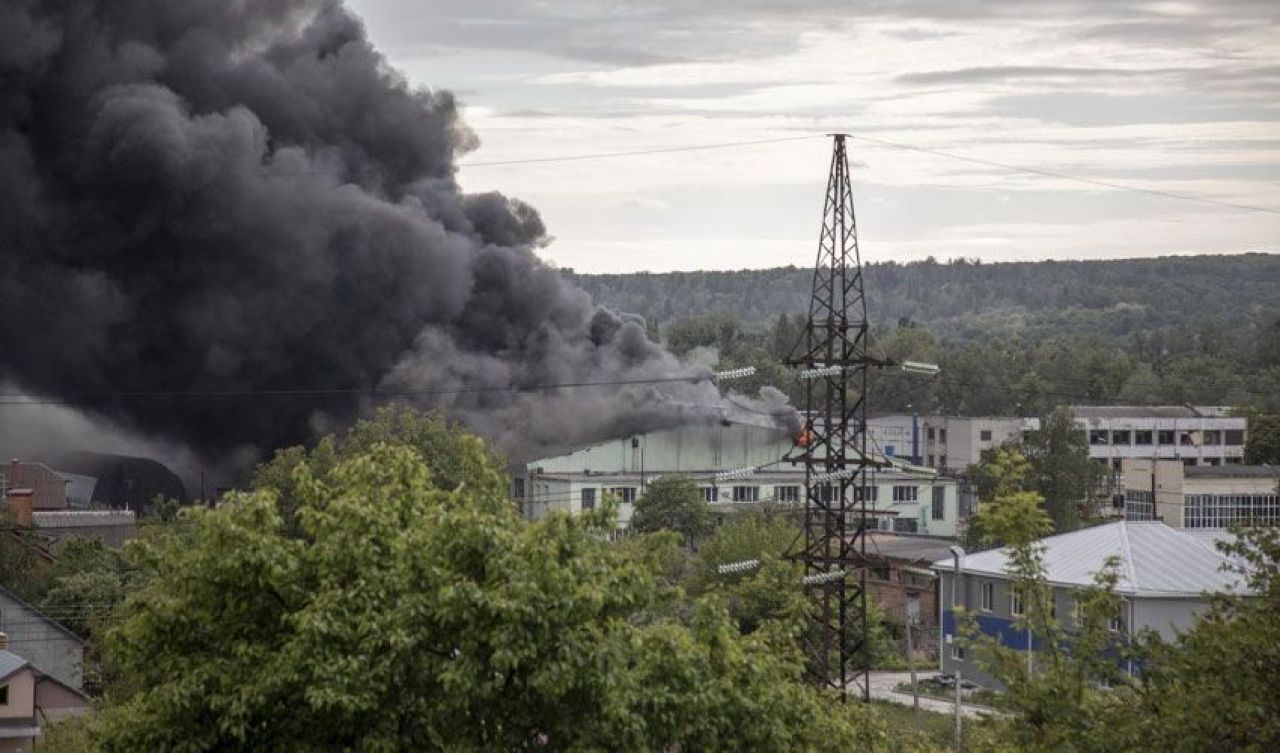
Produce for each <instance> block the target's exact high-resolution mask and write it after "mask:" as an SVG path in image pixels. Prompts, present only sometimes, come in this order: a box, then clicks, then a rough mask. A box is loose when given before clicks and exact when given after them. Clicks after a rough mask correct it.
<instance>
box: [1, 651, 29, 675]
mask: <svg viewBox="0 0 1280 753" xmlns="http://www.w3.org/2000/svg"><path fill="white" fill-rule="evenodd" d="M29 663H30V662H28V661H27V660H26V659H23V658H22V657H21V656H18V655H17V654H15V653H12V652H10V651H5V650H3V649H0V680H3V679H5V678H6V677H8V676H9V675H11V674H13V673H14V672H17V671H18V670H19V669H22V668H23V667H25V666H27V664H29Z"/></svg>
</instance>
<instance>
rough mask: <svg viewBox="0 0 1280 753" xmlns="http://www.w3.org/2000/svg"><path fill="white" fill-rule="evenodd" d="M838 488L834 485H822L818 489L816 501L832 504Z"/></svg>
mask: <svg viewBox="0 0 1280 753" xmlns="http://www.w3.org/2000/svg"><path fill="white" fill-rule="evenodd" d="M839 490H840V487H839V486H837V485H835V484H823V485H822V486H819V487H818V499H820V500H822V501H823V502H834V501H835V499H836V497H837V496H838V495H839Z"/></svg>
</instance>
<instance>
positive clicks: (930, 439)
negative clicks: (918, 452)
mask: <svg viewBox="0 0 1280 753" xmlns="http://www.w3.org/2000/svg"><path fill="white" fill-rule="evenodd" d="M933 438H934V437H933V427H932V426H930V427H929V441H930V442H932V441H933Z"/></svg>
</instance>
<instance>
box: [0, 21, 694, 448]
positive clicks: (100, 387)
mask: <svg viewBox="0 0 1280 753" xmlns="http://www.w3.org/2000/svg"><path fill="white" fill-rule="evenodd" d="M477 143H478V142H477V139H476V137H475V135H474V134H473V133H472V132H471V131H470V130H468V129H467V127H466V126H465V125H464V124H463V123H462V122H461V120H460V119H459V114H458V109H457V106H456V103H455V102H454V99H453V97H452V96H451V95H450V94H448V93H447V92H442V91H424V90H419V89H413V88H410V87H409V86H408V85H407V84H406V83H405V81H404V80H403V79H402V78H401V77H400V76H399V75H397V74H396V73H395V72H394V71H392V70H391V69H390V68H389V67H388V65H387V63H386V61H385V60H384V59H383V58H382V57H381V55H380V54H379V53H378V52H377V51H376V50H374V49H373V48H372V46H371V45H370V43H369V41H368V40H367V38H366V36H365V32H364V30H363V28H362V27H361V25H360V23H359V21H358V20H357V19H355V18H354V17H353V16H352V15H351V14H350V13H349V12H347V11H346V10H345V9H344V8H343V7H342V6H341V4H340V3H339V2H336V1H332V0H260V1H253V0H0V207H3V211H0V382H3V381H5V380H8V381H10V382H12V383H14V384H15V385H17V387H18V389H20V390H22V391H24V392H26V393H29V394H35V395H42V396H52V397H56V398H63V399H66V400H68V401H69V402H70V403H71V404H72V405H74V406H75V407H77V408H78V409H80V410H82V411H85V412H87V413H89V414H90V415H93V416H95V417H97V418H98V419H103V420H108V421H111V422H114V423H116V424H119V425H122V426H124V427H126V428H127V429H129V430H130V431H133V432H137V433H139V434H140V435H145V436H155V437H164V438H168V439H171V440H176V441H180V442H182V443H183V444H185V445H186V446H189V447H190V448H192V449H193V450H194V451H195V452H196V453H197V454H199V455H201V456H204V457H219V456H224V455H226V454H227V453H228V452H229V451H231V450H233V449H237V448H244V447H246V446H250V447H256V448H260V449H266V448H270V447H273V446H278V445H281V444H285V443H290V442H296V441H299V440H304V439H307V438H308V435H309V433H310V432H312V431H314V430H315V429H316V428H317V427H328V426H331V425H332V424H333V423H334V422H339V423H340V422H343V421H346V420H349V419H350V418H351V417H352V416H353V415H355V414H356V413H357V412H358V411H359V410H361V409H362V408H364V407H367V405H368V398H367V397H362V396H361V395H360V394H358V392H352V393H348V394H341V395H333V394H326V395H316V394H307V395H286V394H278V395H273V396H269V397H268V396H262V395H257V396H254V397H245V396H243V395H235V394H228V395H209V394H207V393H209V392H226V393H236V392H242V391H245V390H297V389H309V390H352V391H365V392H366V395H367V394H368V392H369V391H374V390H378V391H383V392H385V391H388V390H392V391H401V392H415V393H419V394H416V395H415V396H414V397H412V398H411V399H414V400H416V401H418V402H421V403H424V404H427V405H438V406H441V407H445V408H447V409H449V410H451V411H453V412H454V413H455V414H457V415H460V416H463V417H464V418H466V419H467V420H469V421H470V422H472V423H473V425H475V426H476V428H477V429H479V430H480V431H482V432H486V433H488V434H490V435H492V436H495V437H497V438H499V439H500V441H502V442H503V444H504V446H505V447H506V448H507V449H509V450H512V451H514V453H515V454H516V455H527V454H528V453H530V452H534V451H536V450H538V449H540V448H542V447H544V446H547V445H549V444H553V443H564V442H567V441H573V440H580V439H588V438H594V437H597V436H603V435H605V434H609V433H616V432H619V431H626V430H630V429H637V428H646V427H647V428H652V427H654V426H656V425H661V424H663V423H670V422H672V421H674V420H678V419H680V418H681V417H683V416H689V415H704V414H705V413H706V412H707V408H708V406H714V405H716V404H717V403H718V399H717V395H716V390H715V388H714V387H713V386H712V385H710V384H706V383H704V384H701V385H674V386H673V385H666V386H650V387H634V388H628V389H621V390H619V389H618V388H609V389H601V388H578V389H576V390H574V391H573V392H571V393H565V392H559V393H556V394H554V395H548V394H527V393H521V392H519V391H516V390H511V391H488V392H481V391H469V392H457V393H453V394H443V393H442V392H441V391H447V390H457V389H467V390H475V389H476V388H483V387H492V388H511V387H522V386H528V385H537V384H545V383H559V382H574V381H595V380H609V379H642V378H651V377H652V378H657V377H664V376H669V375H671V374H673V373H677V372H680V373H688V367H687V365H682V364H680V363H678V362H677V361H676V359H674V358H673V357H672V356H671V355H670V354H668V353H666V352H665V351H663V350H662V349H661V348H660V347H658V346H657V345H655V344H654V343H652V342H651V341H649V340H648V339H647V338H646V337H645V334H644V330H643V327H642V325H641V324H640V323H638V322H636V321H632V320H628V319H627V318H624V317H619V316H616V315H613V314H611V313H609V312H607V311H604V310H601V309H599V308H596V307H595V306H594V305H593V304H592V302H591V301H590V299H589V298H588V297H587V295H586V294H585V293H583V292H581V291H579V290H577V289H575V288H572V287H570V286H568V285H567V284H566V283H564V282H562V281H561V279H560V278H559V277H558V276H557V274H556V273H555V272H554V270H551V269H549V268H547V267H546V266H544V265H543V264H541V263H540V262H539V261H538V259H537V258H536V256H535V255H534V253H533V251H534V249H535V248H537V247H538V245H539V244H540V243H542V242H543V241H544V238H545V231H544V228H543V224H542V221H541V219H540V218H539V216H538V213H537V212H536V211H535V210H534V209H532V208H531V207H529V206H528V205H526V204H524V203H522V202H520V201H518V200H516V199H511V198H507V197H505V196H502V195H499V194H496V193H490V194H481V195H467V194H464V193H463V192H462V191H461V190H460V189H459V187H458V184H457V183H456V181H455V179H454V173H455V163H454V160H455V158H456V157H457V156H458V155H460V154H463V153H465V152H467V151H468V150H471V149H474V148H475V147H476V146H477ZM171 392H187V393H200V394H199V395H193V394H186V395H164V394H159V393H171ZM128 393H141V394H128Z"/></svg>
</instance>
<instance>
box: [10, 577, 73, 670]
mask: <svg viewBox="0 0 1280 753" xmlns="http://www.w3.org/2000/svg"><path fill="white" fill-rule="evenodd" d="M0 632H4V633H7V634H8V635H9V650H10V651H12V652H13V653H15V654H17V655H18V656H21V657H22V658H24V659H26V660H27V661H29V662H31V663H32V664H33V665H35V666H36V667H37V668H38V669H40V671H42V672H44V673H45V674H48V675H52V676H53V677H56V678H57V679H59V680H61V681H62V682H64V683H66V684H67V685H70V686H71V687H73V688H81V687H83V686H84V644H83V643H81V642H80V641H79V640H78V639H76V638H74V637H72V636H71V635H70V634H68V633H67V632H65V631H64V630H62V629H59V628H58V627H57V626H55V625H53V624H50V623H49V622H48V621H47V620H46V619H44V618H43V617H42V616H41V615H40V613H39V612H37V611H36V610H35V608H33V607H31V606H29V605H27V604H25V603H23V602H21V601H18V600H17V599H16V598H14V597H13V596H12V595H11V594H9V593H8V592H5V591H0Z"/></svg>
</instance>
